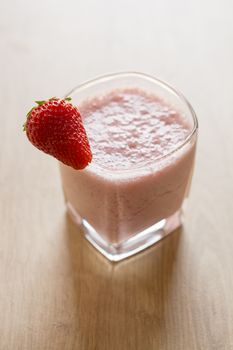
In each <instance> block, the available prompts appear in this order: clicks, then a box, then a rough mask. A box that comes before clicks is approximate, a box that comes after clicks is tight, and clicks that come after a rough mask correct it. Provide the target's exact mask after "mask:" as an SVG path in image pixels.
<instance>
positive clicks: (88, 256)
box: [66, 216, 182, 349]
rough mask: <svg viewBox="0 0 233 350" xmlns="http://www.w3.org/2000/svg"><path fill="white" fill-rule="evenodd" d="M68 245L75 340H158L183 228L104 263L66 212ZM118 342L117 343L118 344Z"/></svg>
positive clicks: (101, 344)
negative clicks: (127, 255)
mask: <svg viewBox="0 0 233 350" xmlns="http://www.w3.org/2000/svg"><path fill="white" fill-rule="evenodd" d="M66 229H67V232H66V238H67V247H68V253H69V257H70V263H71V268H72V276H73V283H74V289H75V290H74V293H75V296H76V302H77V306H76V307H77V314H76V316H77V319H76V320H75V321H76V322H77V327H78V339H77V341H78V343H79V344H80V342H81V344H82V346H83V347H85V348H88V349H89V348H90V349H92V347H93V349H104V348H106V349H107V348H108V349H120V348H121V349H125V348H128V347H130V348H131V347H132V348H133V347H134V348H136V347H135V346H136V345H137V348H138V349H148V346H151V345H153V344H156V345H158V344H160V343H161V342H162V337H164V336H166V334H165V331H166V330H165V321H166V317H167V309H168V305H169V304H171V303H173V301H174V298H176V297H177V293H178V291H177V290H176V286H177V278H178V276H179V274H178V273H177V272H178V268H177V257H178V251H179V249H178V246H179V240H180V236H181V232H182V229H178V230H176V231H174V232H173V233H172V234H171V235H170V236H168V237H167V238H165V239H163V240H162V241H161V242H159V243H157V244H156V245H154V246H153V247H151V248H149V249H147V250H146V251H144V252H142V253H140V254H138V255H136V256H135V257H131V258H129V259H128V260H124V261H122V262H119V263H110V262H108V261H107V260H106V259H105V258H104V257H103V256H102V255H101V254H100V253H98V252H97V251H96V250H95V249H94V248H93V247H92V246H91V245H90V244H89V243H88V242H87V241H86V240H85V239H84V238H83V237H82V234H81V232H79V229H78V228H77V227H76V225H75V224H74V223H73V222H72V221H71V219H70V218H69V217H68V216H67V217H66ZM119 346H120V347H119Z"/></svg>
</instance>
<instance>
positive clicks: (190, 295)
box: [0, 0, 233, 350]
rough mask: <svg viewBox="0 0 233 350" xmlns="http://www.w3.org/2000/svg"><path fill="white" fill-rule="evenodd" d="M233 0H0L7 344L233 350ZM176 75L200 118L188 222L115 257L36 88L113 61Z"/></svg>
mask: <svg viewBox="0 0 233 350" xmlns="http://www.w3.org/2000/svg"><path fill="white" fill-rule="evenodd" d="M232 13H233V3H232V1H230V0H229V1H227V0H224V1H220V0H206V1H201V0H196V1H192V2H191V1H185V0H176V1H172V0H170V1H169V0H163V1H162V0H161V1H156V0H145V1H143V2H140V1H133V0H132V1H130V0H118V1H107V0H105V1H102V0H99V1H94V0H93V1H91V0H85V1H79V2H77V1H76V0H73V1H71V0H70V1H61V0H57V1H55V0H54V1H52V0H48V1H40V2H39V1H37V2H34V1H31V2H30V1H29V0H21V1H16V0H9V1H8V2H6V1H5V2H4V1H2V2H1V4H0V35H1V37H0V39H1V41H0V42H1V56H0V77H1V79H0V102H1V103H0V108H1V126H0V140H1V148H0V199H1V200H0V350H21V349H22V350H71V349H78V350H99V349H101V350H105V349H107V350H115V349H116V350H125V349H127V350H128V349H132V350H137V349H139V350H141V349H143V350H144V349H145V350H150V349H156V350H157V349H161V350H215V349H216V350H223V349H224V350H225V349H226V350H230V349H233V64H232V63H233V22H232ZM122 70H123V71H126V70H137V71H142V72H146V73H149V74H152V75H155V76H158V77H160V78H162V79H165V80H167V81H169V82H170V83H171V84H173V85H174V86H176V87H177V88H178V89H180V90H181V91H183V92H184V93H185V95H186V96H187V97H188V98H189V99H190V101H191V102H192V104H193V106H194V108H195V110H196V112H197V115H198V117H199V122H200V137H199V144H198V153H197V163H196V169H195V176H194V182H193V187H192V192H191V198H190V203H189V208H188V211H187V214H186V220H185V225H184V227H183V229H182V230H177V231H176V232H174V234H173V235H171V236H170V237H169V238H167V239H165V240H164V241H162V242H161V243H159V244H157V245H156V246H154V247H153V248H152V249H149V250H148V251H146V252H145V253H143V254H141V255H138V256H136V257H135V258H133V259H130V260H128V261H125V262H122V263H120V264H116V265H111V264H110V263H108V262H107V261H106V260H105V259H104V258H102V257H101V256H100V255H99V254H98V253H97V252H96V251H95V250H94V249H93V248H92V247H91V246H90V245H89V244H88V243H87V242H86V241H85V240H84V239H83V238H82V236H81V234H80V232H78V230H77V229H76V227H75V226H74V224H73V223H72V222H71V220H70V219H69V218H68V217H67V216H66V213H65V207H64V202H63V196H62V191H61V185H60V178H59V172H58V167H57V163H56V161H54V160H53V159H52V158H49V157H47V156H45V155H44V154H42V153H40V152H39V151H37V150H35V149H33V147H31V145H30V144H29V143H28V141H27V140H26V138H25V135H24V134H23V132H22V124H23V122H24V119H25V117H24V116H25V114H26V112H27V111H28V110H29V109H30V108H31V106H32V101H33V100H36V99H37V100H38V99H43V98H46V97H50V96H54V95H57V96H61V95H63V93H65V92H67V91H68V90H69V89H70V88H72V87H73V86H75V85H77V84H78V83H80V82H82V81H84V80H86V79H90V78H93V77H95V76H97V75H101V74H106V73H109V72H116V71H122Z"/></svg>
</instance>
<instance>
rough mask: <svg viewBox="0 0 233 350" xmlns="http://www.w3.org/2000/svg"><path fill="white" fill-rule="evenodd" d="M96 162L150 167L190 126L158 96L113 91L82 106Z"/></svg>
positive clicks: (179, 141) (115, 167)
mask: <svg viewBox="0 0 233 350" xmlns="http://www.w3.org/2000/svg"><path fill="white" fill-rule="evenodd" d="M79 109H80V112H81V114H82V116H83V120H84V124H85V128H86V131H87V134H88V138H89V141H90V145H91V148H92V152H93V163H94V164H97V165H99V166H104V167H106V168H108V169H110V170H121V169H131V168H136V167H143V166H149V165H150V164H153V161H154V160H155V159H156V158H159V157H162V156H165V155H166V154H168V153H170V152H171V151H172V150H174V149H176V148H177V146H178V145H180V144H182V143H183V142H184V141H185V139H186V138H187V136H188V135H189V134H190V131H191V127H190V125H189V124H188V122H187V121H186V120H185V118H184V116H182V115H181V114H180V113H179V112H177V111H176V110H175V109H174V108H172V107H171V106H169V105H168V104H166V103H165V102H164V101H163V100H161V99H160V98H158V97H157V96H156V95H152V94H147V93H146V92H145V91H143V90H139V89H136V88H135V89H122V90H120V89H119V90H114V91H112V92H110V93H108V94H106V95H104V96H103V97H101V98H93V99H90V100H86V101H84V102H83V103H82V104H81V105H80V106H79Z"/></svg>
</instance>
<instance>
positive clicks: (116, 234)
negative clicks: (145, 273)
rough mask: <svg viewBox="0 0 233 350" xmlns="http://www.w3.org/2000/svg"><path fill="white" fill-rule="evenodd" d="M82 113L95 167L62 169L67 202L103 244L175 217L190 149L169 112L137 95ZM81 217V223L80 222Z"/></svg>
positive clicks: (186, 128)
mask: <svg viewBox="0 0 233 350" xmlns="http://www.w3.org/2000/svg"><path fill="white" fill-rule="evenodd" d="M79 110H80V112H81V115H82V117H83V121H84V124H85V127H86V131H87V134H88V137H89V141H90V144H91V149H92V153H93V161H92V163H91V165H90V166H89V167H88V168H86V169H85V170H84V171H75V170H74V169H72V168H70V167H67V166H65V165H63V164H61V172H62V179H63V186H64V192H65V196H66V199H67V201H68V203H69V205H70V206H71V207H72V210H74V211H75V212H76V214H78V215H79V217H80V222H81V218H84V219H85V220H86V221H87V222H88V223H89V224H90V225H91V226H92V227H94V229H95V230H96V231H97V232H98V233H99V234H100V235H101V236H102V237H103V238H104V239H105V240H106V241H108V242H111V243H119V242H121V241H124V240H125V239H127V238H129V237H130V236H132V235H134V234H136V233H138V232H140V231H142V230H144V229H146V228H147V227H150V226H151V225H153V224H155V223H156V222H159V221H160V220H162V219H166V218H168V217H170V216H171V215H173V214H174V213H176V212H178V211H179V210H180V208H181V206H182V202H183V200H184V198H185V195H186V193H187V188H188V183H189V179H190V176H191V170H192V165H193V160H194V153H195V145H194V144H187V145H186V146H183V147H182V148H180V150H178V151H176V152H173V151H174V150H176V149H177V148H178V147H179V146H181V145H182V144H184V142H185V140H186V139H187V137H188V136H189V135H190V133H191V125H190V124H189V123H188V121H187V120H186V119H185V117H184V116H183V115H182V114H181V113H179V112H178V111H176V110H175V109H174V108H173V107H171V106H170V105H168V104H167V103H165V102H164V101H163V100H161V99H160V98H158V97H157V96H155V95H151V94H147V93H146V92H144V91H142V90H138V89H124V90H115V91H112V92H110V93H108V94H106V95H104V96H102V97H98V98H97V97H96V98H93V99H90V100H86V101H84V102H83V103H82V104H81V105H80V106H79ZM77 217H78V216H77Z"/></svg>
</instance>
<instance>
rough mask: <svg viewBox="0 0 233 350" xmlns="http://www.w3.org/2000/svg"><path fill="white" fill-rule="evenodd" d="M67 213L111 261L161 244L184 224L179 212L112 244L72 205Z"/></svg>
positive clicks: (86, 236) (69, 205)
mask: <svg viewBox="0 0 233 350" xmlns="http://www.w3.org/2000/svg"><path fill="white" fill-rule="evenodd" d="M67 211H68V213H69V214H70V216H71V218H72V219H73V221H74V222H75V223H76V224H77V225H78V226H79V227H81V229H82V230H83V233H84V236H85V238H86V239H87V240H88V241H89V242H90V243H91V244H92V245H93V246H94V247H95V248H96V249H97V250H98V251H99V252H100V253H101V254H103V255H104V256H105V257H106V258H107V259H108V260H110V261H120V260H123V259H126V258H128V257H130V256H132V255H134V254H137V253H139V252H141V251H142V250H144V249H146V248H148V247H150V246H152V245H153V244H155V243H157V242H159V241H160V240H161V239H163V238H164V237H166V236H167V235H168V234H169V233H171V232H172V231H174V230H175V229H176V228H178V227H179V226H180V225H181V224H182V220H181V210H179V211H177V212H176V213H174V214H173V215H171V216H169V217H168V218H166V219H163V220H160V221H159V222H157V223H155V224H154V225H152V226H150V227H148V228H146V229H145V230H143V231H141V232H139V233H137V234H136V235H134V236H132V237H130V238H129V239H127V240H125V241H123V242H120V243H112V244H111V243H108V242H106V241H105V240H104V239H103V238H102V237H101V236H100V235H99V234H98V232H96V230H95V229H94V228H93V227H92V226H91V225H90V224H89V223H88V222H87V221H86V220H84V219H82V218H81V217H80V215H79V214H78V213H77V212H76V211H75V209H74V208H73V206H72V205H71V204H70V203H67Z"/></svg>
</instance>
